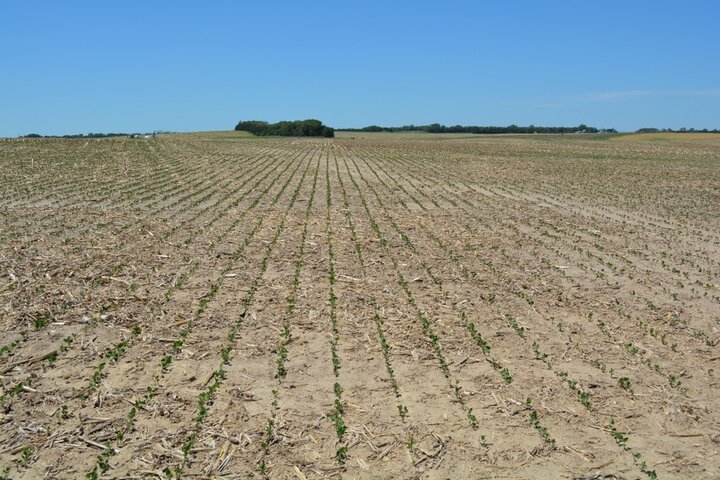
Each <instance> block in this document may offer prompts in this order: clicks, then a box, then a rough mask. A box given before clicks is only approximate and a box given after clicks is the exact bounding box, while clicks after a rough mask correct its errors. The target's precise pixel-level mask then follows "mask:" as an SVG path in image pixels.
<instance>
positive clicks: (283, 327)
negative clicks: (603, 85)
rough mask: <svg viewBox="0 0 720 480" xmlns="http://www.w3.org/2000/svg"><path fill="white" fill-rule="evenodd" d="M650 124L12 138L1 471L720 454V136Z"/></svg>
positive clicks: (595, 467) (575, 460)
mask: <svg viewBox="0 0 720 480" xmlns="http://www.w3.org/2000/svg"><path fill="white" fill-rule="evenodd" d="M684 138H687V140H685V139H684ZM696 138H697V140H696ZM643 140H644V139H643V138H642V137H640V138H635V139H633V138H632V137H628V138H623V139H622V141H615V139H613V138H610V139H608V140H593V139H591V138H590V137H589V136H588V137H583V136H581V135H579V136H564V137H558V136H525V137H523V136H515V137H513V136H468V135H464V136H453V135H432V134H424V135H413V134H350V133H344V134H340V135H339V136H338V137H337V138H335V139H323V140H318V139H271V138H259V139H254V138H252V137H248V136H244V135H242V134H235V133H233V132H214V133H209V134H192V135H168V136H159V137H158V138H156V139H150V140H128V139H103V140H86V139H73V140H55V139H39V140H38V139H5V140H0V272H1V277H0V278H1V280H0V331H2V334H1V335H0V339H1V340H0V382H1V387H0V388H1V389H2V390H1V391H0V396H1V397H2V404H1V405H0V478H13V479H21V478H25V479H37V478H59V479H66V478H90V479H94V478H116V479H120V478H124V479H135V478H137V479H141V478H143V479H144V478H178V477H182V478H188V479H190V478H218V479H220V478H228V479H230V478H243V479H245V478H258V479H259V478H297V479H305V478H308V479H313V478H325V477H330V478H339V477H343V478H384V479H396V478H403V479H404V478H432V479H436V478H437V479H439V478H495V479H505V478H513V479H515V478H537V479H548V478H568V479H591V478H593V479H600V478H618V479H625V478H632V479H634V478H648V479H655V478H663V479H667V478H693V479H700V478H707V479H711V478H720V396H719V395H718V394H719V393H720V388H719V387H718V377H719V376H720V353H719V352H718V350H720V349H719V348H718V343H719V342H720V141H718V140H717V139H714V138H704V137H703V138H702V139H700V138H699V137H692V136H688V137H683V139H681V140H677V139H672V140H668V141H662V139H660V140H658V139H652V140H653V141H643Z"/></svg>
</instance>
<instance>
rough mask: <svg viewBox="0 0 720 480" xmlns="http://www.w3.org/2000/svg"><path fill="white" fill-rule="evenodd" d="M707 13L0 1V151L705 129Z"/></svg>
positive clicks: (709, 59)
mask: <svg viewBox="0 0 720 480" xmlns="http://www.w3.org/2000/svg"><path fill="white" fill-rule="evenodd" d="M718 24H720V2H718V1H706V2H677V1H675V2H664V1H654V2H645V1H625V2H615V1H604V2H577V1H574V2H570V1H556V2H538V1H534V2H530V1H527V2H524V1H515V2H489V1H487V2H481V1H474V2H472V1H466V2H461V1H445V2H439V1H437V2H426V1H412V2H401V1H396V2H391V1H384V2H375V1H362V2H354V1H345V2H340V1H335V2H326V1H320V0H318V1H313V2H299V1H294V2H291V1H288V2H264V1H255V2H239V1H208V2H202V3H201V2H185V1H172V2H170V1H151V2H148V1H146V2H134V1H125V2H100V1H94V2H89V1H87V2H84V1H83V2H81V1H62V2H60V1H50V0H47V1H38V0H16V1H9V0H0V136H16V135H19V134H27V133H32V132H35V133H41V134H66V133H88V132H110V131H122V132H128V131H150V130H155V129H157V130H175V131H192V130H216V129H217V130H219V129H231V128H232V127H233V126H234V125H235V123H236V122H237V121H238V120H241V119H242V120H248V119H264V120H269V121H277V120H283V119H288V120H289V119H300V118H318V119H320V120H322V121H323V122H325V123H326V124H329V125H331V126H335V127H362V126H366V125H369V124H380V125H404V124H410V123H414V124H425V123H432V122H439V123H444V124H448V125H450V124H467V125H508V124H511V123H515V124H518V125H528V124H535V125H577V124H580V123H585V124H588V125H593V126H597V127H615V128H618V129H620V130H634V129H637V128H640V127H647V126H654V127H670V128H680V127H687V128H691V127H692V128H720V28H718Z"/></svg>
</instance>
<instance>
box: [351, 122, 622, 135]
mask: <svg viewBox="0 0 720 480" xmlns="http://www.w3.org/2000/svg"><path fill="white" fill-rule="evenodd" d="M343 130H345V131H349V132H428V133H599V132H605V133H616V132H617V130H615V129H614V128H606V129H597V128H595V127H588V126H587V125H584V124H581V125H578V126H577V127H542V126H535V125H529V126H527V127H519V126H517V125H508V126H507V127H479V126H472V125H469V126H464V125H453V126H451V127H446V126H445V125H441V124H439V123H432V124H430V125H405V126H402V127H379V126H377V125H370V126H369V127H365V128H348V129H343Z"/></svg>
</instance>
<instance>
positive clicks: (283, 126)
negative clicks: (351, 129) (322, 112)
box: [235, 119, 335, 137]
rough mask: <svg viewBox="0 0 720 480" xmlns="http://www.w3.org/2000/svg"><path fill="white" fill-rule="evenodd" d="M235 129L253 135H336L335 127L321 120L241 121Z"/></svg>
mask: <svg viewBox="0 0 720 480" xmlns="http://www.w3.org/2000/svg"><path fill="white" fill-rule="evenodd" d="M235 130H242V131H246V132H250V133H252V134H253V135H258V136H267V135H278V136H283V137H334V136H335V129H334V128H330V127H328V126H325V125H323V123H322V122H321V121H320V120H315V119H308V120H295V121H282V122H277V123H268V122H263V121H261V120H248V121H240V122H238V124H237V125H236V126H235Z"/></svg>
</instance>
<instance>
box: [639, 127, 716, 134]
mask: <svg viewBox="0 0 720 480" xmlns="http://www.w3.org/2000/svg"><path fill="white" fill-rule="evenodd" d="M657 132H681V133H720V130H719V129H717V128H714V129H712V130H708V129H707V128H703V129H702V130H696V129H694V128H681V129H679V130H673V129H672V128H663V129H660V128H639V129H638V130H637V131H636V132H635V133H657Z"/></svg>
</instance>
